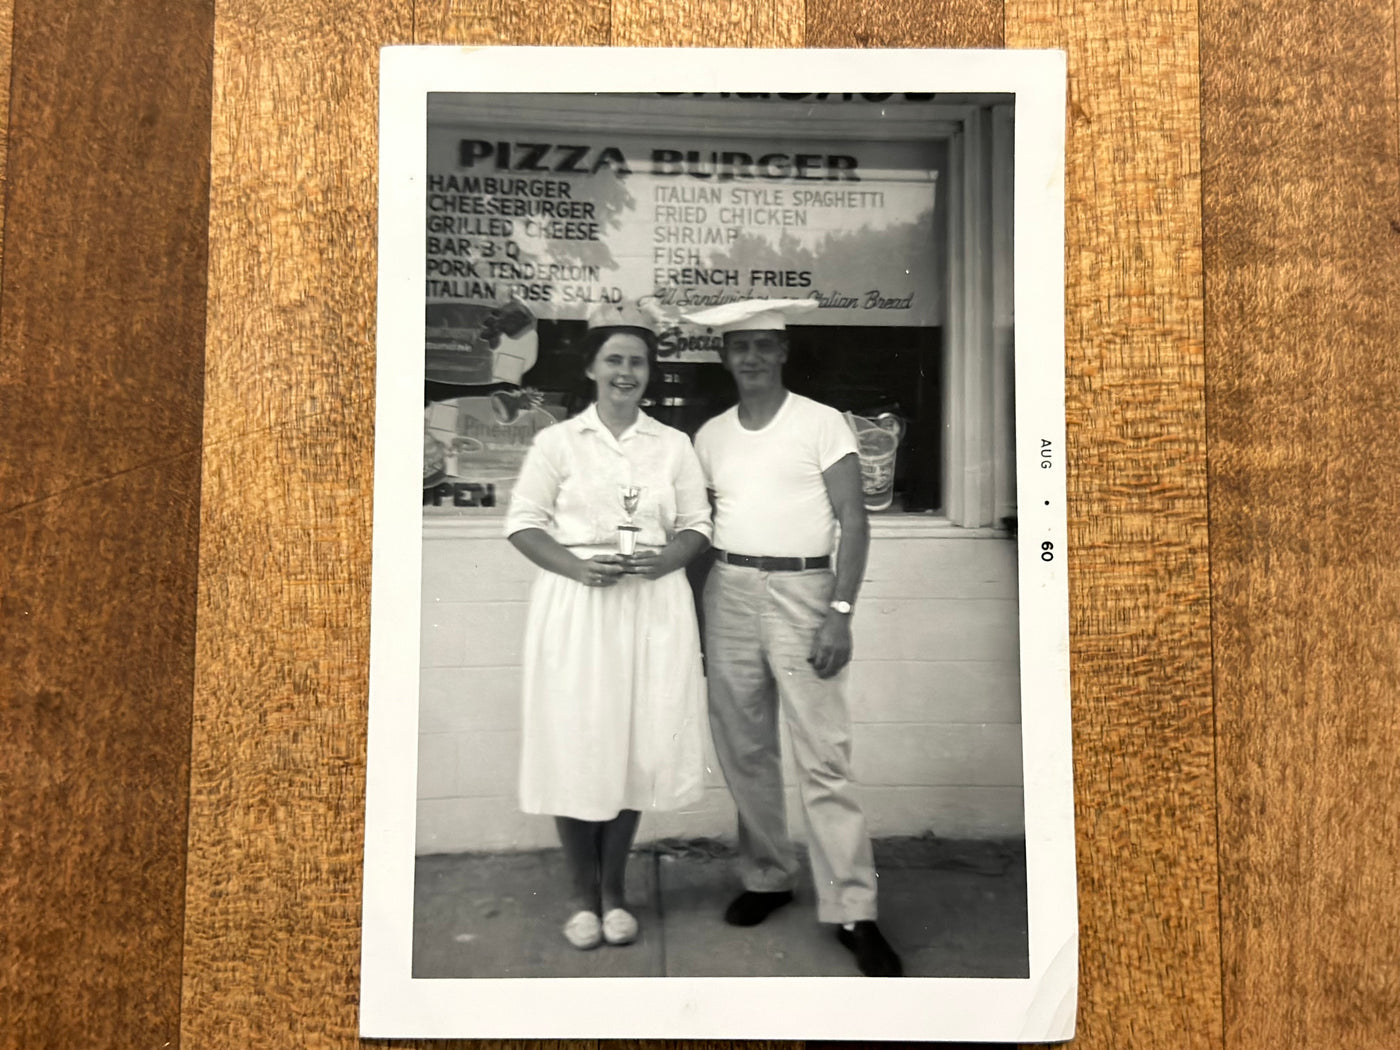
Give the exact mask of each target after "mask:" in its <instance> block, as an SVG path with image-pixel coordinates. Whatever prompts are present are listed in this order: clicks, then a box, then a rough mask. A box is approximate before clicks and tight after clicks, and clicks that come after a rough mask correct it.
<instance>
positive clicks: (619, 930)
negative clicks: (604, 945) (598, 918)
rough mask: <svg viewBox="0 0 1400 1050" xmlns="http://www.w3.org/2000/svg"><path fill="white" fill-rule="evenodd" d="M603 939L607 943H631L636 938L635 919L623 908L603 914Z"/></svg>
mask: <svg viewBox="0 0 1400 1050" xmlns="http://www.w3.org/2000/svg"><path fill="white" fill-rule="evenodd" d="M603 939H604V940H605V941H607V942H608V943H609V944H631V943H632V942H633V941H635V940H636V939H637V920H636V919H635V918H634V917H633V915H632V913H631V912H629V911H627V910H626V909H625V908H614V909H612V911H610V912H608V913H607V914H606V915H604V916H603Z"/></svg>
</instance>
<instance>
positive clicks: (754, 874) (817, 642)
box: [686, 300, 903, 977]
mask: <svg viewBox="0 0 1400 1050" xmlns="http://www.w3.org/2000/svg"><path fill="white" fill-rule="evenodd" d="M812 305H814V304H813V303H811V302H809V301H806V300H777V301H774V300H755V301H750V302H745V303H727V304H725V305H723V306H718V307H713V308H710V309H707V310H701V311H697V312H695V313H692V314H688V315H686V320H688V321H691V322H693V323H695V324H703V325H708V326H710V327H712V328H715V329H717V330H718V331H720V332H721V333H722V335H723V338H724V349H723V352H722V353H723V361H724V366H725V368H726V369H727V370H728V371H729V373H730V374H731V375H732V376H733V377H734V382H735V385H736V386H737V387H738V391H739V404H738V405H736V406H735V407H734V408H732V409H730V410H729V411H727V412H724V413H721V414H720V415H718V416H716V417H715V418H714V419H711V420H710V421H709V422H708V423H706V424H705V425H704V426H703V427H701V428H700V432H699V433H698V434H697V435H696V437H695V450H696V452H697V453H698V454H699V457H700V463H701V465H702V466H703V467H704V469H705V475H706V479H707V482H708V484H709V487H710V492H711V498H712V499H713V501H714V511H715V513H714V530H715V531H714V545H715V564H714V567H713V569H712V570H711V572H710V576H709V580H708V582H707V583H706V586H705V597H704V609H705V651H706V667H707V677H708V681H709V692H710V729H711V732H712V733H713V735H714V742H715V751H716V753H717V754H718V756H719V760H720V765H721V767H722V768H723V770H724V776H725V779H726V780H727V781H728V783H729V790H730V792H731V793H732V794H733V796H734V802H735V805H736V807H737V809H738V813H739V875H740V878H741V880H742V882H743V886H744V892H743V893H741V894H740V895H739V896H738V897H737V898H735V899H734V901H733V902H732V903H731V904H730V905H729V908H728V910H727V911H726V912H725V920H726V921H727V922H729V923H731V924H733V925H736V926H753V925H756V924H758V923H760V922H762V921H763V920H764V919H765V918H767V917H768V915H769V914H771V913H772V912H773V911H774V910H775V909H777V908H780V907H782V906H783V905H784V904H787V903H788V902H790V901H791V900H792V891H793V885H794V881H795V878H796V875H797V873H798V870H799V867H798V861H797V855H796V851H795V850H794V848H793V844H792V840H791V839H790V838H789V836H788V830H787V817H786V811H785V806H784V795H783V772H782V759H781V750H780V745H779V741H778V709H779V707H780V706H781V708H782V712H783V717H784V718H785V719H786V721H787V725H788V730H789V734H790V737H791V740H792V749H793V758H794V759H795V761H796V766H797V769H798V776H799V783H798V791H799V794H800V796H801V800H802V811H803V815H804V816H805V818H806V823H807V833H808V834H807V838H808V854H809V857H810V859H811V864H812V876H813V881H814V882H815V884H816V892H817V918H818V919H819V921H821V922H826V923H833V924H836V927H837V930H836V933H837V937H838V938H839V939H840V941H841V943H842V944H843V945H845V946H846V947H847V948H848V949H850V950H851V952H853V953H854V955H855V957H856V962H857V965H858V966H859V968H860V971H861V972H862V973H864V974H867V975H869V976H876V977H898V976H900V975H901V974H902V972H903V970H902V967H901V964H900V961H899V957H898V956H897V955H896V954H895V952H894V950H893V949H892V948H891V947H890V946H889V944H888V943H887V942H886V941H885V938H884V937H883V936H882V935H881V933H880V929H879V927H878V926H877V925H876V924H875V917H876V890H875V864H874V859H873V856H872V853H871V847H870V836H869V834H868V833H867V831H866V826H865V817H864V815H863V814H862V813H861V810H860V806H859V805H858V804H857V803H856V801H855V799H854V798H853V797H852V793H851V780H852V776H851V728H850V715H849V713H848V711H847V708H846V698H845V695H844V692H843V689H842V679H843V677H844V676H842V675H841V671H842V670H843V669H844V668H845V666H846V664H847V663H848V662H849V661H850V658H851V614H852V608H853V605H854V603H855V599H856V592H857V591H858V590H859V588H860V581H861V576H862V575H863V573H864V571H865V558H866V551H867V549H868V547H869V542H870V533H869V526H868V524H867V522H866V517H865V504H864V501H863V499H862V495H861V486H860V461H859V457H858V454H857V451H856V442H855V436H854V435H853V434H852V432H851V430H850V427H848V426H847V424H846V421H845V419H844V418H843V417H842V416H841V414H840V413H839V412H837V411H836V410H835V409H833V408H830V407H828V406H826V405H823V404H820V403H819V402H816V401H813V400H811V399H810V398H805V397H802V396H800V395H798V394H794V393H792V392H790V391H788V390H787V389H786V388H785V387H784V386H783V363H784V362H785V361H786V360H787V354H788V345H787V331H786V327H787V326H786V321H785V319H784V314H785V313H795V312H797V311H799V310H803V309H806V308H809V307H811V306H812ZM838 524H839V526H840V530H841V543H840V548H839V551H838V552H837V554H836V557H835V559H834V560H835V565H834V571H833V565H832V562H833V558H832V551H833V548H834V547H835V545H836V528H837V525H838Z"/></svg>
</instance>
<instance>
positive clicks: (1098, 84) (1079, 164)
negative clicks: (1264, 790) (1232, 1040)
mask: <svg viewBox="0 0 1400 1050" xmlns="http://www.w3.org/2000/svg"><path fill="white" fill-rule="evenodd" d="M1006 43H1007V45H1008V46H1013V47H1062V48H1064V49H1065V50H1066V51H1068V53H1069V71H1070V91H1069V97H1070V122H1069V137H1068V144H1067V155H1068V156H1067V161H1066V164H1067V167H1066V187H1065V189H1066V202H1065V226H1066V246H1067V272H1066V288H1065V295H1066V307H1067V318H1066V326H1067V333H1066V336H1067V339H1066V356H1067V361H1066V373H1067V374H1066V406H1065V407H1066V414H1067V418H1068V430H1069V433H1068V443H1069V447H1068V449H1067V462H1068V464H1069V533H1070V559H1071V560H1070V569H1071V577H1070V581H1071V582H1070V604H1071V616H1070V619H1071V634H1072V638H1071V653H1072V676H1073V689H1074V705H1073V706H1074V740H1075V747H1074V762H1075V784H1076V791H1077V796H1078V805H1077V807H1076V817H1077V822H1078V826H1077V837H1078V844H1079V846H1078V862H1079V908H1080V930H1081V935H1080V936H1081V940H1080V953H1081V957H1080V974H1081V980H1082V985H1081V990H1080V1004H1079V1039H1078V1045H1082V1046H1086V1047H1105V1048H1107V1047H1129V1046H1130V1047H1133V1048H1134V1050H1148V1048H1152V1047H1162V1048H1164V1050H1165V1048H1171V1050H1180V1048H1184V1047H1192V1048H1197V1047H1199V1048H1201V1050H1206V1048H1212V1047H1219V1046H1221V1045H1222V1030H1221V1004H1220V944H1219V915H1218V897H1217V870H1216V833H1215V819H1214V804H1215V792H1216V785H1215V770H1214V740H1213V726H1212V722H1211V708H1212V696H1211V648H1210V644H1211V636H1210V621H1209V618H1208V616H1209V613H1208V610H1209V607H1210V595H1209V578H1208V573H1209V560H1208V557H1207V528H1206V445H1205V399H1204V369H1203V355H1202V294H1203V293H1202V287H1201V282H1202V261H1201V241H1200V238H1201V233H1200V231H1201V213H1200V179H1199V172H1200V167H1199V159H1198V143H1199V139H1198V133H1199V128H1200V107H1199V87H1198V79H1197V74H1198V68H1199V67H1198V56H1197V33H1196V6H1195V3H1194V2H1193V0H1133V2H1132V3H1125V4H1119V5H1113V6H1107V5H1099V4H1090V3H1079V2H1077V0H1007V2H1006Z"/></svg>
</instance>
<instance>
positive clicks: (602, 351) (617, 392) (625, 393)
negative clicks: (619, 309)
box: [585, 333, 651, 409]
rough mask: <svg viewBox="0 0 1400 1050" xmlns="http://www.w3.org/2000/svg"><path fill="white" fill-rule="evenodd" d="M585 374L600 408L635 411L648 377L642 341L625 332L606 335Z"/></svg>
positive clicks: (648, 370) (644, 345)
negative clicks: (607, 407) (590, 382)
mask: <svg viewBox="0 0 1400 1050" xmlns="http://www.w3.org/2000/svg"><path fill="white" fill-rule="evenodd" d="M585 374H586V375H587V376H588V378H589V379H591V380H593V385H594V387H595V389H596V392H597V397H598V403H599V404H600V405H603V404H606V405H608V406H610V407H612V408H619V409H635V408H636V407H637V406H638V405H639V404H641V400H642V394H643V393H645V392H646V388H647V379H648V378H650V375H651V368H650V365H649V364H648V362H647V344H646V342H645V340H643V339H642V337H641V336H637V335H628V334H627V333H618V334H617V335H610V336H608V338H607V339H605V340H604V341H603V344H602V345H601V346H600V347H598V352H597V353H596V354H594V355H593V362H592V363H591V364H590V365H589V366H588V368H587V369H586V370H585Z"/></svg>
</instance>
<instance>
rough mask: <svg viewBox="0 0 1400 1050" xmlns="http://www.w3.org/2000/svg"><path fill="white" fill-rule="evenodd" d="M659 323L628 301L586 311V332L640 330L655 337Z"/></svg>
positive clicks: (599, 305) (602, 305)
mask: <svg viewBox="0 0 1400 1050" xmlns="http://www.w3.org/2000/svg"><path fill="white" fill-rule="evenodd" d="M660 327H661V325H660V321H659V319H658V318H656V317H654V316H653V315H652V314H651V313H649V312H648V311H646V310H644V309H642V307H640V306H638V305H637V303H636V302H634V301H633V300H630V299H623V300H621V301H619V302H616V303H599V304H598V305H597V306H595V307H593V309H591V310H589V311H588V330H589V331H590V332H591V331H593V330H594V329H595V328H640V329H642V330H643V331H644V332H650V333H651V334H652V335H655V334H656V332H657V329H658V328H660Z"/></svg>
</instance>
